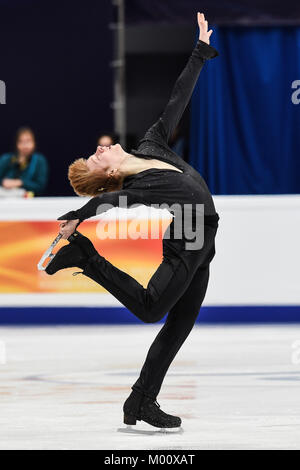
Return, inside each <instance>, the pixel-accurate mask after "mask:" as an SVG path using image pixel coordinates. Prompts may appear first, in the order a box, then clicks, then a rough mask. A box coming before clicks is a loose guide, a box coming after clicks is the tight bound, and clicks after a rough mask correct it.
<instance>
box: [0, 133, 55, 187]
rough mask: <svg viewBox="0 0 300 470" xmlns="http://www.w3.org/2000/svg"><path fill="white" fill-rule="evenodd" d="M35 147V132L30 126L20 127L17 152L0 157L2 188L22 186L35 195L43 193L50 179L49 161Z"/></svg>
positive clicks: (16, 141) (16, 145)
mask: <svg viewBox="0 0 300 470" xmlns="http://www.w3.org/2000/svg"><path fill="white" fill-rule="evenodd" d="M35 149H36V139H35V135H34V132H33V131H32V130H31V129H30V128H29V127H22V128H20V129H19V130H18V131H17V135H16V140H15V152H11V153H6V154H4V155H2V157H0V184H1V187H2V188H4V189H6V190H10V189H17V188H22V189H24V190H25V191H28V192H32V193H34V195H35V196H39V195H40V194H43V192H44V190H45V188H46V185H47V181H48V163H47V160H46V158H45V157H44V156H43V155H42V154H40V153H37V152H36V151H35Z"/></svg>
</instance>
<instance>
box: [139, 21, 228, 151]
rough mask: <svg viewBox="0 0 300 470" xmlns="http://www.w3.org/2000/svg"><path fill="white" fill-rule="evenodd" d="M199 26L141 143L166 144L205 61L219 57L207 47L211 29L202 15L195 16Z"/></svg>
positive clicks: (188, 99)
mask: <svg viewBox="0 0 300 470" xmlns="http://www.w3.org/2000/svg"><path fill="white" fill-rule="evenodd" d="M197 20H198V25H199V40H198V41H197V44H196V46H195V48H194V50H193V52H192V54H191V56H190V58H189V60H188V62H187V64H186V66H185V68H184V69H183V71H182V73H181V74H180V76H179V77H178V79H177V80H176V82H175V85H174V87H173V90H172V93H171V96H170V99H169V101H168V103H167V105H166V107H165V109H164V111H163V113H162V115H161V116H160V118H159V119H158V120H157V121H156V122H155V123H154V124H153V125H152V126H151V127H150V128H149V129H148V130H147V132H146V133H145V135H144V137H143V139H141V142H142V141H144V140H145V139H147V140H153V141H155V142H158V143H159V142H161V143H164V144H167V143H168V141H169V138H170V137H171V135H172V133H173V131H174V129H175V128H176V126H177V124H178V123H179V121H180V119H181V116H182V114H183V112H184V110H185V108H186V106H187V104H188V103H189V101H190V98H191V96H192V93H193V90H194V88H195V85H196V83H197V80H198V77H199V74H200V72H201V69H202V67H203V65H204V63H205V61H206V60H207V59H212V58H213V57H216V56H217V55H219V53H218V51H217V50H216V49H215V48H214V47H212V46H210V45H209V38H210V36H211V34H212V32H213V31H212V29H211V30H210V31H208V23H207V21H206V20H205V16H204V14H203V13H199V12H198V14H197Z"/></svg>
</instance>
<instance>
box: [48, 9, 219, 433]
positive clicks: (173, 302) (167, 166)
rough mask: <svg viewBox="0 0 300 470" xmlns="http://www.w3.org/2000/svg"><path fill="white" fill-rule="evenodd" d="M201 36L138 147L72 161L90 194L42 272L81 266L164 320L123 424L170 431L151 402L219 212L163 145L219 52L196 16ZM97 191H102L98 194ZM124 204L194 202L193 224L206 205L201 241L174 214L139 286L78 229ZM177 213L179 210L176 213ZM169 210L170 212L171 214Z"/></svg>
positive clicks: (211, 251)
mask: <svg viewBox="0 0 300 470" xmlns="http://www.w3.org/2000/svg"><path fill="white" fill-rule="evenodd" d="M198 24H199V28H200V35H199V40H198V41H197V44H196V46H195V48H194V50H193V52H192V54H191V56H190V58H189V60H188V62H187V64H186V66H185V68H184V70H183V72H182V73H181V75H180V76H179V78H178V79H177V81H176V83H175V86H174V88H173V90H172V94H171V97H170V99H169V101H168V103H167V105H166V107H165V110H164V112H163V113H162V115H161V116H160V118H159V119H158V120H157V122H155V123H154V124H153V125H152V126H151V127H150V128H149V129H148V130H147V132H146V133H145V135H144V137H143V138H142V139H141V140H140V142H139V145H138V148H137V150H134V149H133V150H131V153H130V154H128V153H127V152H124V150H123V149H122V147H121V146H120V145H119V144H116V145H115V146H112V147H111V148H106V149H104V148H101V147H98V148H97V151H96V153H95V154H94V155H92V156H91V157H89V159H87V160H84V159H79V160H77V161H76V162H74V163H73V164H72V165H73V166H72V165H71V166H70V170H69V179H70V181H71V184H72V186H73V188H74V189H75V191H76V192H77V193H78V194H89V195H95V197H93V198H92V199H90V200H89V201H88V202H87V204H85V205H84V206H83V207H81V208H80V209H78V210H74V211H71V212H69V213H67V214H64V215H62V216H61V217H59V220H61V224H60V233H61V234H62V235H63V238H65V239H68V241H69V242H70V243H69V244H68V245H67V246H64V247H63V248H61V250H59V251H58V253H57V254H56V256H55V257H54V259H53V260H52V261H51V263H50V264H49V265H48V267H47V269H46V272H47V273H48V274H54V273H55V272H57V271H58V270H60V269H63V268H66V267H79V268H81V269H82V274H84V275H85V276H87V277H89V278H91V279H93V280H94V281H95V282H97V283H98V284H100V285H101V286H103V287H104V288H105V289H107V290H108V291H109V292H110V293H111V294H112V295H114V296H115V297H116V298H117V299H118V300H119V301H120V302H121V303H122V304H123V305H124V306H125V307H127V308H128V309H129V310H130V311H131V312H132V313H133V314H134V315H136V316H137V317H138V318H139V319H140V320H142V321H143V322H146V323H153V322H157V321H159V320H160V319H162V318H163V317H164V315H165V314H168V316H167V319H166V322H165V324H164V326H163V328H162V329H161V331H160V332H159V334H158V335H157V337H156V338H155V340H154V342H153V344H152V345H151V347H150V350H149V352H148V355H147V357H146V360H145V363H144V365H143V368H142V370H141V373H140V376H139V378H138V380H137V381H136V382H135V384H134V385H133V386H132V393H131V394H130V396H129V397H128V398H127V400H126V401H125V403H124V406H123V411H124V423H126V424H135V423H136V420H143V421H146V422H147V423H149V424H152V425H153V426H157V427H165V428H172V427H173V428H174V427H178V426H180V424H181V419H180V418H179V417H177V416H172V415H169V414H166V413H164V412H163V411H162V410H161V409H160V407H159V405H158V403H157V401H156V399H157V395H158V393H159V391H160V388H161V386H162V382H163V379H164V377H165V375H166V373H167V370H168V368H169V366H170V364H171V363H172V361H173V359H174V357H175V356H176V354H177V352H178V351H179V349H180V347H181V346H182V344H183V343H184V341H185V340H186V338H187V336H188V335H189V333H190V331H191V329H192V328H193V326H194V323H195V321H196V318H197V316H198V313H199V309H200V307H201V304H202V302H203V299H204V296H205V293H206V289H207V285H208V279H209V266H210V262H211V261H212V259H213V257H214V255H215V236H216V232H217V228H218V219H219V216H218V214H217V212H216V210H215V206H214V202H213V199H212V196H211V193H210V191H209V189H208V187H207V185H206V183H205V181H204V180H203V178H202V176H201V175H200V174H199V173H198V172H197V171H196V170H195V169H194V168H192V167H191V166H190V165H189V164H188V163H187V162H185V161H184V160H182V159H181V158H180V157H179V156H178V155H176V154H175V153H174V152H173V151H172V150H171V149H170V148H169V146H168V140H169V138H170V135H171V134H172V132H173V130H174V129H175V127H176V125H177V124H178V122H179V120H180V118H181V116H182V113H183V111H184V109H185V108H186V106H187V104H188V102H189V100H190V97H191V94H192V92H193V89H194V87H195V84H196V82H197V79H198V77H199V74H200V71H201V69H202V67H203V65H204V63H205V61H206V60H207V59H211V58H213V57H216V56H217V55H218V52H217V50H216V49H215V48H213V47H212V46H211V45H209V37H210V35H211V33H212V30H210V31H208V25H207V21H205V17H204V15H203V14H200V13H198ZM99 191H100V194H99ZM96 194H98V195H96ZM121 196H126V197H127V201H128V204H129V205H131V204H144V205H152V204H157V203H158V204H162V203H167V204H169V205H170V204H171V205H172V204H174V203H177V204H178V206H179V208H180V209H182V208H184V205H185V204H189V205H191V206H192V214H193V217H192V218H191V220H190V223H191V225H193V226H194V222H195V221H196V222H197V207H198V206H199V205H200V206H201V207H204V227H203V230H204V242H203V245H201V247H197V248H196V249H195V246H193V244H190V245H187V239H188V238H189V237H187V236H186V234H185V232H184V230H181V231H180V233H179V235H178V232H177V233H175V232H176V230H175V224H176V219H177V214H178V213H177V211H176V210H174V213H175V214H176V215H175V217H174V218H173V220H172V222H171V224H170V226H169V229H170V230H167V232H168V236H166V235H164V237H163V260H162V263H161V264H160V265H159V267H158V268H157V270H156V272H155V273H154V274H153V276H152V277H151V279H150V281H149V283H148V285H147V288H144V287H143V286H142V285H141V284H139V283H138V282H137V281H136V280H135V279H134V278H133V277H131V276H129V275H128V274H127V273H125V272H123V271H121V270H119V269H118V268H116V267H115V266H113V265H112V264H111V263H109V262H108V261H107V260H106V259H105V258H104V257H103V256H101V255H100V254H99V253H98V252H97V251H96V250H95V248H94V246H93V244H92V243H91V242H90V240H89V239H87V238H86V237H84V236H83V235H82V234H80V233H79V232H78V231H77V230H76V229H77V227H78V225H79V224H80V223H81V222H82V221H83V220H85V219H87V218H89V217H92V216H95V215H97V214H101V213H103V212H104V211H106V210H107V209H108V206H107V204H109V205H111V206H110V207H116V206H120V197H121ZM179 212H180V211H179ZM171 213H172V211H171ZM175 235H176V236H175Z"/></svg>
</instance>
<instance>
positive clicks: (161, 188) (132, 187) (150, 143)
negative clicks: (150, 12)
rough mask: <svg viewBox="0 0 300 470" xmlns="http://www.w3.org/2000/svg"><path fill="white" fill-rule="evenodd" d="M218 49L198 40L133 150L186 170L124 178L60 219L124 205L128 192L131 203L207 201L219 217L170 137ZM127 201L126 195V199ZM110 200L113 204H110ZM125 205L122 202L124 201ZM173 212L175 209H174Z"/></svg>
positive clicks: (210, 211) (197, 176)
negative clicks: (115, 188) (118, 187)
mask: <svg viewBox="0 0 300 470" xmlns="http://www.w3.org/2000/svg"><path fill="white" fill-rule="evenodd" d="M217 55H218V51H217V50H216V49H215V48H214V47H212V46H210V45H208V44H206V43H205V42H203V41H201V40H198V41H197V43H196V46H195V48H194V50H193V51H192V54H191V56H190V58H189V60H188V62H187V64H186V66H185V67H184V69H183V71H182V73H181V74H180V76H179V77H178V79H177V80H176V83H175V85H174V87H173V90H172V93H171V96H170V99H169V101H168V103H167V105H166V107H165V109H164V111H163V113H162V115H161V116H160V117H159V119H158V120H157V122H155V123H154V124H153V125H152V126H151V127H150V128H149V129H148V130H147V132H146V133H145V135H144V137H143V138H142V139H141V140H140V141H139V143H138V148H137V150H134V149H132V150H131V151H130V153H131V154H132V155H134V156H136V157H139V158H144V159H157V160H161V161H164V162H167V163H170V164H171V165H173V166H174V167H176V168H178V169H180V170H181V171H182V172H179V171H176V170H172V169H158V168H150V169H147V170H144V171H141V172H139V173H137V174H133V175H129V176H127V177H125V178H124V180H123V185H122V189H121V190H120V191H112V192H105V193H103V194H101V195H99V196H96V197H93V198H92V199H90V200H89V201H88V202H87V203H86V204H85V205H84V206H83V207H81V208H80V209H77V210H74V211H71V212H68V213H67V214H64V215H62V216H61V217H59V219H58V220H72V219H79V220H80V222H82V221H83V220H85V219H87V218H89V217H92V216H95V215H98V214H101V213H102V212H105V211H106V210H108V208H111V207H117V206H120V199H119V198H120V196H127V206H131V205H133V204H135V205H138V204H144V205H148V206H149V205H153V204H163V203H166V204H168V205H169V206H171V205H172V204H174V203H177V204H180V205H181V206H182V205H183V204H193V205H195V204H203V205H204V214H205V215H206V216H212V217H207V219H214V217H217V214H216V211H215V206H214V202H213V199H212V196H211V193H210V191H209V189H208V187H207V185H206V183H205V181H204V179H203V178H202V176H201V175H200V173H199V172H198V171H196V170H195V169H194V168H193V167H192V166H191V165H189V164H188V163H187V162H185V161H184V160H183V159H182V158H181V157H180V156H179V155H177V154H176V153H174V152H173V151H172V150H171V149H170V147H169V146H168V140H169V138H170V136H171V134H172V132H173V131H174V129H175V127H176V126H177V124H178V122H179V120H180V118H181V116H182V114H183V112H184V110H185V108H186V106H187V104H188V102H189V100H190V98H191V95H192V92H193V90H194V87H195V85H196V82H197V80H198V77H199V74H200V72H201V70H202V67H203V65H204V63H205V61H206V60H207V59H211V58H214V57H216V56H217ZM123 201H124V199H123ZM106 204H109V206H106V207H105V205H106ZM121 205H122V203H121ZM170 212H172V211H170Z"/></svg>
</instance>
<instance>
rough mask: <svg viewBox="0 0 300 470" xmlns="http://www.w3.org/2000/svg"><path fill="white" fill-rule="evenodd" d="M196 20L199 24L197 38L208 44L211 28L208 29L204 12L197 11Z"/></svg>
mask: <svg viewBox="0 0 300 470" xmlns="http://www.w3.org/2000/svg"><path fill="white" fill-rule="evenodd" d="M197 20H198V25H199V39H201V41H203V42H206V44H209V38H210V36H211V35H212V32H213V30H212V29H210V30H209V31H208V22H207V21H206V20H205V16H204V13H200V12H199V11H198V13H197Z"/></svg>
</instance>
